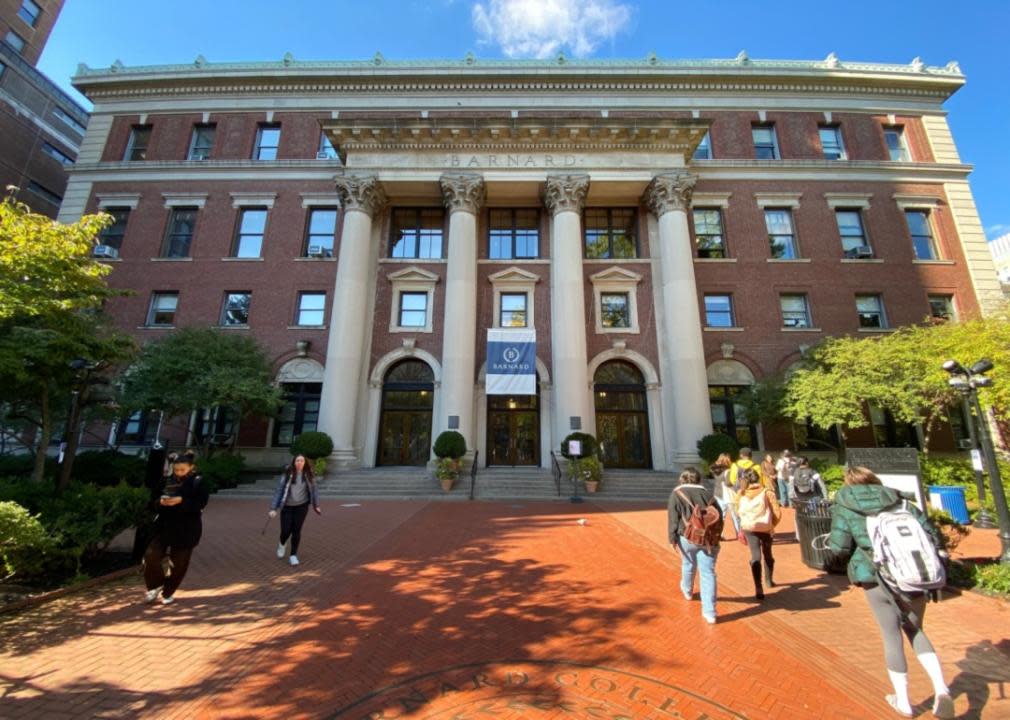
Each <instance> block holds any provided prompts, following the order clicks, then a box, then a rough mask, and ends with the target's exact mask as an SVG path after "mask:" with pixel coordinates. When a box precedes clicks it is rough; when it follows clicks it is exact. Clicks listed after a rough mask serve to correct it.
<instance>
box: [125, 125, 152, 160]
mask: <svg viewBox="0 0 1010 720" xmlns="http://www.w3.org/2000/svg"><path fill="white" fill-rule="evenodd" d="M150 142H151V126H150V125H134V126H133V129H132V130H130V141H129V142H128V143H126V155H125V156H124V158H123V159H124V160H129V161H133V160H147V146H148V144H149V143H150Z"/></svg>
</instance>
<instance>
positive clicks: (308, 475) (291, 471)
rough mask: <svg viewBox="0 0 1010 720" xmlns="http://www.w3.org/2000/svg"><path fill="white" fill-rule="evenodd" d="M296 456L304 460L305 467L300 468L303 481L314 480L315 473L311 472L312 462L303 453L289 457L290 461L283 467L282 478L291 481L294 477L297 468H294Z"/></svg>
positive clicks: (310, 481) (309, 481)
mask: <svg viewBox="0 0 1010 720" xmlns="http://www.w3.org/2000/svg"><path fill="white" fill-rule="evenodd" d="M298 458H302V459H304V460H305V468H304V469H303V470H302V477H303V478H304V479H305V482H307V483H312V482H315V481H316V474H315V473H314V472H312V463H311V462H309V459H308V458H307V457H305V456H304V455H295V456H294V457H293V458H291V463H290V464H289V465H288V466H287V467H286V468H284V479H285V480H287V481H291V480H293V479H294V477H295V475H296V474H297V473H298V470H297V469H295V460H297V459H298Z"/></svg>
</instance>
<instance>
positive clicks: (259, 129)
mask: <svg viewBox="0 0 1010 720" xmlns="http://www.w3.org/2000/svg"><path fill="white" fill-rule="evenodd" d="M268 130H276V131H277V144H276V145H264V144H263V134H264V131H268ZM280 146H281V124H280V123H275V122H262V123H259V124H258V125H257V126H256V141H255V143H254V144H253V154H252V159H253V160H276V159H277V151H278V150H279V149H280ZM264 150H269V151H272V152H269V153H267V154H269V155H270V157H263V155H264V152H263V151H264Z"/></svg>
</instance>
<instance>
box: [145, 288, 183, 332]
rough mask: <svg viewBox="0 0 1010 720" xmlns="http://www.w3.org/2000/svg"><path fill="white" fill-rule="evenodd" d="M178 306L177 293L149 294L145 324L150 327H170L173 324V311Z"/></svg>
mask: <svg viewBox="0 0 1010 720" xmlns="http://www.w3.org/2000/svg"><path fill="white" fill-rule="evenodd" d="M178 306H179V293H177V292H160V293H154V294H153V295H152V296H151V309H150V310H148V312H147V324H148V325H149V326H151V327H171V326H172V325H174V324H175V311H176V308H177V307H178Z"/></svg>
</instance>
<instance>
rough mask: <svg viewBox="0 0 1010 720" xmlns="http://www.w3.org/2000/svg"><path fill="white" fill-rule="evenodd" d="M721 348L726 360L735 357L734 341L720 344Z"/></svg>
mask: <svg viewBox="0 0 1010 720" xmlns="http://www.w3.org/2000/svg"><path fill="white" fill-rule="evenodd" d="M719 350H721V351H722V356H723V358H724V359H726V360H732V359H733V351H734V350H736V345H734V344H733V343H728V342H725V343H723V344H722V345H720V346H719Z"/></svg>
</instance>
